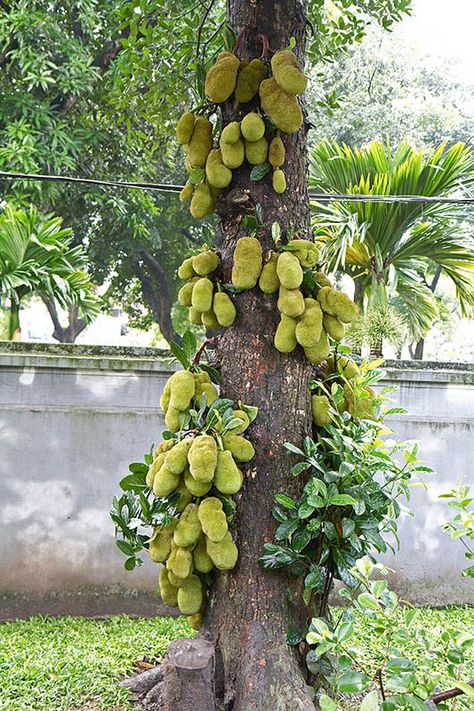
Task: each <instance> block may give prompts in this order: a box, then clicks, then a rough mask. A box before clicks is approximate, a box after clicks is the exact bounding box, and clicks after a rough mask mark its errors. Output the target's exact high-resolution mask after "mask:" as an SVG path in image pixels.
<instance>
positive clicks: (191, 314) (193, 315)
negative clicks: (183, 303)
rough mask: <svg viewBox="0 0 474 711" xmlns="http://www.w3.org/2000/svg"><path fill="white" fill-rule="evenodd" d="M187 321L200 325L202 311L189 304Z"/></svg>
mask: <svg viewBox="0 0 474 711" xmlns="http://www.w3.org/2000/svg"><path fill="white" fill-rule="evenodd" d="M188 318H189V323H193V324H194V325H195V326H200V325H201V324H202V313H201V312H200V311H198V310H197V309H195V308H194V306H190V307H189V309H188Z"/></svg>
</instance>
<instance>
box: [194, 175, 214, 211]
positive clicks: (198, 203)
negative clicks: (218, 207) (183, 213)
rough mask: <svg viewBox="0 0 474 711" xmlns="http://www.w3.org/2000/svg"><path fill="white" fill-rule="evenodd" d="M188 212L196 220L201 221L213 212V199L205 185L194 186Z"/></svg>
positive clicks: (207, 186)
mask: <svg viewBox="0 0 474 711" xmlns="http://www.w3.org/2000/svg"><path fill="white" fill-rule="evenodd" d="M189 210H190V212H191V215H192V216H193V217H194V218H195V219H196V220H201V219H202V218H203V217H206V215H211V214H212V213H213V212H214V198H213V196H212V193H211V189H210V187H209V185H207V183H200V185H196V189H195V191H194V193H193V196H192V198H191V205H190V206H189Z"/></svg>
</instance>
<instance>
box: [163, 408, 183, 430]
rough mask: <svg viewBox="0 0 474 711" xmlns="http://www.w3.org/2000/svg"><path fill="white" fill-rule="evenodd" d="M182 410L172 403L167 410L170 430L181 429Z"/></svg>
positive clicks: (166, 416)
mask: <svg viewBox="0 0 474 711" xmlns="http://www.w3.org/2000/svg"><path fill="white" fill-rule="evenodd" d="M180 418H181V410H177V409H176V408H175V407H172V406H171V405H170V406H169V407H168V409H167V410H166V414H165V423H166V426H167V428H168V429H169V431H170V432H178V430H179V429H180Z"/></svg>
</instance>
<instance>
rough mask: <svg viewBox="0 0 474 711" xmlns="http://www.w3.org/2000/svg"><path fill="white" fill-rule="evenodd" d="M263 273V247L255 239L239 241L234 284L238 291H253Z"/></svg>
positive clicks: (235, 255) (233, 268)
mask: <svg viewBox="0 0 474 711" xmlns="http://www.w3.org/2000/svg"><path fill="white" fill-rule="evenodd" d="M261 271H262V245H261V244H260V242H259V241H258V239H256V238H255V237H241V238H240V239H239V240H237V245H236V247H235V250H234V263H233V266H232V283H233V285H234V286H235V287H237V289H253V287H254V286H255V285H256V283H257V281H258V278H259V276H260V274H261Z"/></svg>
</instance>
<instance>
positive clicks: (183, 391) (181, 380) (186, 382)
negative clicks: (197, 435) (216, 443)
mask: <svg viewBox="0 0 474 711" xmlns="http://www.w3.org/2000/svg"><path fill="white" fill-rule="evenodd" d="M200 281H202V280H200ZM169 383H170V387H171V398H170V407H174V408H176V409H177V410H181V412H183V411H184V410H187V408H188V407H189V405H190V403H191V400H192V399H193V397H194V393H195V390H196V385H195V383H194V378H193V374H192V373H190V372H189V370H178V371H177V372H176V373H173V375H172V376H171V378H170V379H169Z"/></svg>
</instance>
